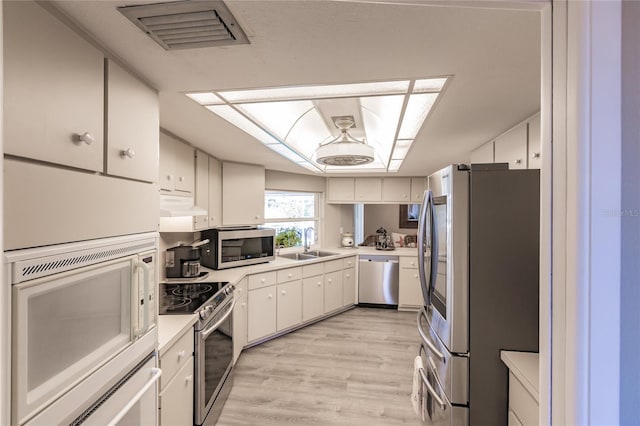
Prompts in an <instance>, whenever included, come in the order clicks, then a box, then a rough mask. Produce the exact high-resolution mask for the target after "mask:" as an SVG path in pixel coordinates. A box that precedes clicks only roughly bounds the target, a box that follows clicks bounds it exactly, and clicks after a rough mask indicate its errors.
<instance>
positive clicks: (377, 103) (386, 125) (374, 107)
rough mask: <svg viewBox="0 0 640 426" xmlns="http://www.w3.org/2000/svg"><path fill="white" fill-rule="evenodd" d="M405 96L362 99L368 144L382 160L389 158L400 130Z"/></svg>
mask: <svg viewBox="0 0 640 426" xmlns="http://www.w3.org/2000/svg"><path fill="white" fill-rule="evenodd" d="M403 102H404V95H394V96H372V97H366V98H361V99H360V104H361V105H362V120H363V122H364V125H365V129H366V134H367V142H368V143H369V144H370V145H371V146H373V147H374V148H375V149H376V152H377V153H379V155H380V156H381V157H382V158H389V154H391V147H392V146H393V140H394V138H395V135H396V131H397V129H398V120H399V119H400V113H401V112H402V104H403Z"/></svg>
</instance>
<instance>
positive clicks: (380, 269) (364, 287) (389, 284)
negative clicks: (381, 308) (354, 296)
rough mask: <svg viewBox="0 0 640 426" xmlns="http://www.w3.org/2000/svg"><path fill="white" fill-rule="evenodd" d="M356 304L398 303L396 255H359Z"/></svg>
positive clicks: (395, 304) (394, 304)
mask: <svg viewBox="0 0 640 426" xmlns="http://www.w3.org/2000/svg"><path fill="white" fill-rule="evenodd" d="M359 267H360V270H359V271H358V295H359V296H358V304H360V305H393V306H397V305H398V283H399V277H398V275H399V267H398V256H380V255H363V254H361V255H360V261H359Z"/></svg>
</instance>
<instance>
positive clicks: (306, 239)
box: [304, 227, 313, 253]
mask: <svg viewBox="0 0 640 426" xmlns="http://www.w3.org/2000/svg"><path fill="white" fill-rule="evenodd" d="M309 231H311V232H313V228H311V227H309V228H307V229H305V230H304V252H305V253H306V252H308V251H309V249H311V240H310V238H309Z"/></svg>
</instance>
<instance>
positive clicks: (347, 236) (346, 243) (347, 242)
mask: <svg viewBox="0 0 640 426" xmlns="http://www.w3.org/2000/svg"><path fill="white" fill-rule="evenodd" d="M340 244H341V245H342V247H353V232H345V233H344V234H342V240H340Z"/></svg>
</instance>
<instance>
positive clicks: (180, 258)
mask: <svg viewBox="0 0 640 426" xmlns="http://www.w3.org/2000/svg"><path fill="white" fill-rule="evenodd" d="M208 243H209V240H202V241H198V242H194V243H191V244H180V245H178V246H176V247H171V248H169V249H167V253H166V257H165V267H166V270H167V278H195V277H198V276H199V275H200V247H201V246H203V245H205V244H208Z"/></svg>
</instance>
